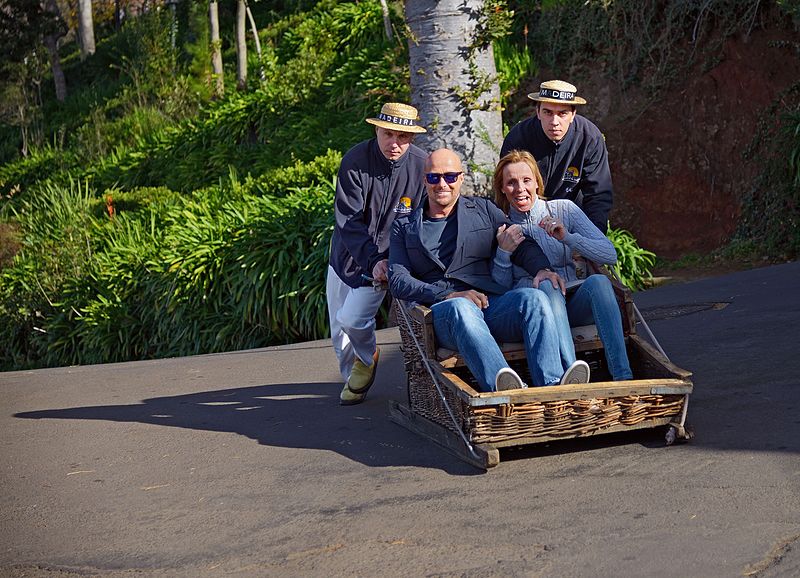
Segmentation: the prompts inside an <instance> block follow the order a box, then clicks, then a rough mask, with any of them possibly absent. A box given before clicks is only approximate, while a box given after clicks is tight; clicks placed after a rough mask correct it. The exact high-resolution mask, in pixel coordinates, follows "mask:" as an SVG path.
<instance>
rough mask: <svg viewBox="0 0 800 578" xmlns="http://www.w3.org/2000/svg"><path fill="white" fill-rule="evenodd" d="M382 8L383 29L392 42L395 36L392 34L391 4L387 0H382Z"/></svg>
mask: <svg viewBox="0 0 800 578" xmlns="http://www.w3.org/2000/svg"><path fill="white" fill-rule="evenodd" d="M381 10H382V11H383V29H384V30H385V31H386V38H388V39H389V42H391V41H392V40H393V39H394V36H392V21H391V20H390V19H389V5H388V4H387V3H386V0H381Z"/></svg>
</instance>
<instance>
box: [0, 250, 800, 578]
mask: <svg viewBox="0 0 800 578" xmlns="http://www.w3.org/2000/svg"><path fill="white" fill-rule="evenodd" d="M798 285H800V263H790V264H786V265H780V266H774V267H769V268H765V269H757V270H751V271H745V272H740V273H735V274H731V275H727V276H724V277H718V278H712V279H705V280H702V281H697V282H694V283H689V284H683V285H668V286H664V287H661V288H658V289H654V290H651V291H648V292H645V293H640V294H637V295H636V302H637V304H638V305H639V307H640V308H641V310H642V312H643V314H644V315H645V317H646V318H647V319H649V320H650V322H649V324H650V327H651V328H652V329H653V331H654V333H655V334H656V336H657V338H658V340H659V342H660V344H661V345H662V346H663V348H664V349H665V350H666V352H667V353H668V354H669V355H670V357H671V359H672V361H673V362H675V363H676V364H677V365H679V366H681V367H684V368H686V369H689V370H692V371H693V372H694V382H695V394H694V395H693V396H692V400H691V404H690V409H689V420H688V422H689V423H690V424H691V426H692V427H693V428H694V431H695V434H696V437H695V439H694V440H693V441H692V442H691V443H689V444H685V445H677V446H672V447H665V446H664V444H663V439H662V438H663V431H661V430H659V431H657V432H656V431H653V432H644V433H634V434H625V435H613V436H605V437H603V436H600V437H597V438H593V439H587V440H573V441H566V442H561V443H556V444H550V445H547V446H537V447H529V448H525V449H509V450H505V451H503V452H501V463H500V465H499V466H498V467H497V468H495V469H494V470H492V471H490V472H488V473H483V472H481V471H478V470H476V469H474V468H472V467H471V466H469V465H466V464H464V463H462V462H460V461H459V460H458V459H457V458H455V457H453V456H451V455H450V454H448V453H446V452H444V451H443V450H441V449H439V448H438V447H437V446H435V445H433V444H431V443H430V442H428V441H426V440H424V439H422V438H419V437H417V436H416V435H414V434H412V433H410V432H408V431H406V430H404V429H402V428H401V427H399V426H397V425H395V424H393V423H391V422H389V420H388V419H387V415H388V401H389V400H390V399H397V400H404V399H405V375H404V370H403V364H402V359H401V354H400V351H399V335H398V333H397V330H396V329H389V330H384V331H382V332H380V338H379V339H380V342H381V343H382V344H383V346H382V347H383V356H382V360H381V364H380V367H379V370H378V378H377V380H376V385H375V386H374V387H373V389H372V390H371V391H370V393H369V396H368V397H367V401H366V402H365V403H364V404H362V405H359V406H354V407H340V406H339V405H338V394H339V390H340V388H341V384H340V377H339V376H338V374H337V370H336V363H335V359H334V355H333V353H332V351H331V349H330V347H329V346H328V343H327V342H325V341H321V342H314V343H306V344H300V345H295V346H289V347H279V348H269V349H263V350H252V351H245V352H235V353H228V354H219V355H205V356H197V357H189V358H179V359H164V360H156V361H143V362H134V363H122V364H114V365H102V366H86V367H71V368H60V369H51V370H39V371H26V372H13V373H4V374H0V395H2V400H3V402H2V403H3V411H2V415H0V440H2V441H0V444H2V454H1V455H0V457H2V460H0V472H2V473H1V474H0V486H1V487H2V494H1V497H0V575H3V576H59V577H69V576H86V575H98V576H128V575H131V574H134V573H135V574H136V575H137V576H138V575H141V576H221V575H235V576H278V575H280V576H333V575H355V576H378V575H381V576H397V575H401V574H402V575H408V576H418V575H435V576H670V577H674V576H704V577H709V576H737V575H742V574H743V573H744V574H747V573H749V575H754V576H793V575H800V553H798V543H799V542H800V508H799V507H798V505H799V503H798V502H799V501H800V500H799V498H798V497H799V496H800V473H799V472H800V459H799V458H800V456H799V455H798V453H799V452H800V377H798V375H800V360H799V357H798V354H797V342H798V339H800V297H798V295H799V294H800V291H799V290H798Z"/></svg>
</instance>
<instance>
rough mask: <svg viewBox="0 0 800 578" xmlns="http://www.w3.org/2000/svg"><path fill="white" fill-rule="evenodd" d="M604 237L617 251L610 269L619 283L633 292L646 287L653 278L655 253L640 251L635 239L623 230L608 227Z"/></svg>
mask: <svg viewBox="0 0 800 578" xmlns="http://www.w3.org/2000/svg"><path fill="white" fill-rule="evenodd" d="M606 235H607V236H608V238H609V239H611V242H612V243H614V248H615V249H616V250H617V263H616V264H615V265H614V266H613V267H612V269H613V271H614V273H616V275H617V277H619V279H620V281H622V283H624V284H625V285H626V286H628V287H629V288H631V289H633V290H634V291H637V290H639V289H644V288H645V287H647V286H648V285H649V282H650V280H651V279H652V278H653V274H652V268H653V265H655V262H656V255H655V253H653V252H651V251H648V250H646V249H642V248H641V247H640V246H639V243H638V242H637V241H636V238H635V237H634V236H633V235H632V234H631V233H630V232H629V231H626V230H625V229H612V228H610V227H609V229H608V231H607V232H606Z"/></svg>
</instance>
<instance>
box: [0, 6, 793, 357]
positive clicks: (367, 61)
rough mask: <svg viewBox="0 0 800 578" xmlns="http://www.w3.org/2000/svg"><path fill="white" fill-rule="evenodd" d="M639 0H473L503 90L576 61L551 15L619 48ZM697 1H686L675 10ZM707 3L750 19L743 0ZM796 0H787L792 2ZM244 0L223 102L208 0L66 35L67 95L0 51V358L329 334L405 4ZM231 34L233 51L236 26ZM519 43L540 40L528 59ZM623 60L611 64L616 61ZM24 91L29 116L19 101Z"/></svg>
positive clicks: (395, 74)
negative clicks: (245, 19)
mask: <svg viewBox="0 0 800 578" xmlns="http://www.w3.org/2000/svg"><path fill="white" fill-rule="evenodd" d="M284 4H286V6H284ZM634 4H636V3H631V2H628V3H625V2H620V3H617V4H616V6H617V8H618V9H617V8H615V9H614V10H609V9H608V8H609V6H611V7H612V8H613V7H614V6H615V3H613V2H612V3H608V2H584V1H583V0H581V1H562V2H558V1H549V2H548V1H541V2H534V1H520V2H516V3H515V2H509V3H505V2H487V5H489V6H488V8H489V9H490V10H493V11H494V12H493V13H495V14H498V18H497V19H496V22H495V25H496V26H498V29H502V30H504V31H505V32H506V33H508V36H507V38H506V39H504V40H500V41H498V42H497V43H496V48H497V54H496V60H497V64H498V70H499V72H500V74H501V78H500V81H501V86H502V88H503V90H504V98H505V99H507V101H510V99H513V98H514V96H515V92H516V91H517V87H519V86H520V85H521V84H522V83H523V82H525V81H526V80H527V79H529V78H530V77H532V76H533V75H535V74H536V73H537V72H538V70H539V67H541V66H544V67H547V68H548V70H556V71H558V70H559V69H558V67H557V66H556V63H557V62H558V57H559V55H560V56H561V63H562V64H561V66H562V67H563V69H564V70H570V71H572V72H573V73H575V74H578V73H579V72H580V68H581V65H580V63H579V62H577V61H576V60H575V59H568V58H566V57H564V54H567V52H566V50H568V49H570V50H571V48H569V47H567V48H564V50H565V52H564V53H557V52H556V48H555V47H552V46H550V44H548V42H547V34H546V31H547V30H548V29H550V28H552V27H553V26H555V24H556V23H558V22H563V20H564V19H565V18H566V17H570V18H573V17H582V16H583V15H585V14H590V15H591V17H592V18H594V19H596V20H597V21H601V20H602V17H603V14H605V15H606V17H607V22H608V24H607V26H608V31H609V32H608V34H607V35H606V37H604V38H605V39H604V40H603V39H600V38H599V37H598V39H597V40H595V44H594V45H593V46H591V47H590V49H591V51H593V52H594V53H596V55H597V58H598V61H603V60H602V59H606V61H607V62H609V63H611V62H612V61H613V58H612V56H613V53H612V52H611V49H612V47H611V46H610V45H608V44H606V45H603V44H602V42H607V43H608V42H612V41H616V42H622V40H620V39H619V38H616V39H615V38H614V36H613V34H612V32H613V31H614V30H619V28H618V26H619V22H618V19H620V18H623V17H625V15H626V14H629V13H628V12H625V10H630V11H634V10H636V7H635V6H634ZM708 4H709V3H708V2H700V1H699V0H698V1H697V2H694V3H693V2H688V3H683V4H682V5H683V6H685V7H686V6H688V8H687V9H686V14H685V19H686V21H687V22H688V21H689V20H690V18H691V17H692V15H694V16H695V18H696V17H697V15H698V14H699V13H700V11H701V9H703V8H702V5H708ZM711 4H712V5H713V6H714V7H716V8H717V9H718V10H722V8H726V9H730V10H732V12H730V14H733V15H734V16H737V17H740V19H741V21H742V22H746V21H745V19H744V16H743V15H746V14H749V12H746V10H745V9H746V7H747V5H748V4H751V3H747V2H735V1H733V0H730V1H729V2H727V3H711ZM719 4H725V6H722V7H720V6H719ZM779 4H781V5H783V4H785V3H779ZM156 6H157V4H156ZM601 6H605V8H603V9H602V10H601V9H600V7H601ZM626 6H627V7H626ZM792 6H794V4H792V5H791V6H783V7H779V8H780V9H782V10H784V13H785V14H789V15H790V16H791V15H792V14H798V13H800V10H797V9H796V8H793V7H792ZM252 7H253V9H254V11H255V16H256V19H257V21H258V22H259V24H260V26H262V29H261V30H260V40H261V45H262V49H263V54H262V56H261V59H260V60H259V59H258V58H257V57H256V55H255V52H254V51H252V50H251V51H249V70H250V75H249V80H248V83H249V84H248V87H247V90H245V91H241V92H237V91H234V90H232V88H231V87H232V86H233V84H234V81H233V79H232V75H233V69H232V68H231V69H230V70H228V69H227V68H226V88H227V92H226V95H225V96H224V97H223V98H221V99H218V100H213V99H212V98H211V88H210V81H209V70H208V68H209V66H208V64H207V63H208V62H209V45H208V24H207V20H206V13H205V10H206V4H205V3H194V2H184V3H182V4H181V5H180V9H179V11H178V14H177V16H178V18H177V28H176V29H173V28H172V16H171V13H170V12H169V11H168V10H161V9H154V10H151V11H150V12H149V13H146V14H143V15H141V16H138V17H136V18H130V19H129V20H127V21H126V22H125V24H124V26H123V28H122V29H121V30H120V31H119V32H114V31H113V30H111V28H110V27H109V26H106V27H105V28H104V27H102V26H99V31H100V32H101V34H100V35H99V36H98V37H99V38H100V41H99V42H98V47H97V52H96V54H94V55H93V56H92V57H90V58H88V59H87V60H85V61H81V60H80V59H79V56H78V52H77V49H76V47H75V44H74V43H73V44H70V43H67V44H65V45H64V46H63V48H62V52H63V54H62V57H63V66H64V69H65V73H66V76H67V81H68V88H69V96H68V97H67V100H66V101H65V102H63V103H59V102H57V101H56V100H55V95H54V94H53V92H52V89H51V88H50V84H48V82H49V79H48V75H47V72H46V70H47V68H46V66H45V65H44V62H43V58H42V56H41V55H42V51H39V52H38V53H37V54H39V56H38V57H37V58H38V60H37V58H33V57H31V58H29V59H27V60H26V61H25V62H19V63H16V64H13V65H11V64H8V65H7V66H6V67H5V72H6V73H7V76H8V81H7V82H5V83H4V84H3V85H2V90H3V103H4V107H3V112H4V124H2V125H0V163H2V164H0V195H2V199H1V200H0V369H20V368H27V367H41V366H56V365H66V364H85V363H96V362H112V361H123V360H129V359H142V358H151V357H164V356H177V355H187V354H195V353H206V352H214V351H226V350H233V349H244V348H251V347H259V346H265V345H271V344H277V343H286V342H290V341H298V340H307V339H316V338H321V337H324V336H325V335H326V333H327V321H326V310H325V300H324V274H325V264H326V262H327V255H328V242H329V239H330V233H331V231H332V226H333V215H332V209H331V207H332V199H333V190H334V183H335V174H336V170H337V168H338V163H339V161H340V159H341V155H342V153H343V152H344V151H346V150H347V149H348V148H350V146H352V145H353V144H355V143H356V142H358V141H360V140H362V139H364V138H367V137H369V136H370V134H371V130H370V127H369V125H367V124H366V123H364V122H363V119H364V118H365V117H366V116H368V115H371V114H374V112H375V111H376V110H377V108H378V107H379V106H380V104H381V103H382V102H385V101H387V100H394V99H396V100H406V101H407V100H408V98H409V95H408V85H407V79H408V64H407V50H406V43H407V39H406V38H404V37H403V34H402V33H403V30H404V25H403V22H402V17H401V8H400V7H399V6H398V5H394V4H393V6H392V7H393V9H394V13H393V24H394V30H395V34H396V36H395V38H394V40H393V41H388V40H387V39H386V37H385V34H384V27H383V21H382V14H381V8H380V4H379V2H377V0H375V1H372V0H362V1H360V2H336V1H333V0H323V1H320V2H300V3H281V2H266V1H265V2H258V3H253V5H252ZM511 8H515V9H516V18H515V17H514V16H513V12H512V11H511ZM772 8H775V6H773V7H772ZM604 10H605V12H604ZM692 10H693V11H692ZM792 10H795V12H792ZM630 13H633V12H630ZM654 14H655V13H654ZM232 16H233V15H232V14H230V13H224V12H223V13H222V14H221V17H222V18H223V23H222V26H221V28H222V29H223V30H231V29H232V21H231V19H232ZM662 16H663V17H665V16H664V15H663V13H662ZM524 24H528V26H530V29H529V34H528V35H527V36H525V35H523V34H522V26H523V25H524ZM684 24H685V23H684ZM649 25H653V26H657V23H655V24H653V23H651V24H649ZM707 25H708V26H713V21H712V22H711V23H709V24H707ZM503 27H505V28H503ZM526 29H527V28H526ZM173 30H174V32H173ZM734 32H735V30H733V31H731V32H726V33H734ZM173 34H175V37H176V40H177V41H176V48H175V49H173V48H172V39H173V36H172V35H173ZM583 34H587V35H588V32H586V31H584V32H583ZM628 40H630V41H631V42H633V41H635V40H636V39H635V38H634V37H633V36H631V37H630V38H629V39H628ZM628 40H625V41H628ZM527 43H531V45H529V46H528V45H527ZM535 43H538V44H536V45H535V46H534V44H535ZM537 46H539V47H541V49H537ZM545 46H548V50H550V52H552V54H551V56H552V59H550V60H548V58H549V57H548V56H547V54H549V53H548V51H547V50H545V48H544V47H545ZM223 49H224V54H223V56H224V61H225V63H226V67H228V66H230V67H232V66H233V62H234V47H233V45H232V40H231V39H230V38H225V39H223ZM582 50H587V49H586V48H585V47H582ZM531 54H541V55H542V57H541V58H540V61H538V62H537V61H535V60H534V59H532V58H531V56H530V55H531ZM640 58H641V61H640V62H639V64H638V67H639V69H640V70H642V71H644V70H647V62H648V59H650V60H651V59H652V58H651V57H650V56H648V53H647V52H646V51H644V52H641V54H640ZM617 60H619V59H617ZM622 72H623V71H622V70H621V69H620V70H617V69H615V68H613V67H611V65H610V64H609V74H612V75H613V74H617V73H620V74H621V73H622ZM228 74H230V75H231V77H227V75H228ZM637 74H641V72H640V73H636V71H634V70H628V71H627V73H626V76H625V78H624V81H625V82H626V83H637V82H639V83H640V82H641V78H637ZM644 76H645V77H646V78H650V76H649V75H648V74H645V75H644ZM664 83H665V84H668V83H669V78H665V79H664ZM658 89H660V87H657V86H654V87H653V88H652V90H653V91H657V90H658ZM791 102H792V103H795V104H792V105H791V106H795V108H794V109H791V107H789V108H790V110H788V112H787V111H786V110H780V111H778V113H777V114H780V115H783V116H784V117H786V118H787V119H788V121H789V122H784V123H782V124H780V125H779V126H778V128H777V129H776V130H777V134H778V135H780V136H779V137H778V138H779V139H783V140H778V141H776V142H779V143H781V145H780V146H782V147H788V150H789V159H790V162H789V163H788V166H787V165H786V164H785V163H783V164H782V165H781V166H782V167H783V168H782V169H781V170H782V171H783V172H776V171H771V172H769V176H768V177H764V178H771V179H773V180H774V183H772V184H771V185H770V186H771V187H772V188H773V189H775V190H779V191H783V192H782V193H781V194H778V195H776V196H774V197H769V198H768V199H758V200H755V199H754V200H753V202H752V206H753V210H754V211H756V212H758V213H759V214H762V215H763V214H764V212H766V213H767V214H768V215H773V214H775V215H778V214H780V215H783V216H782V217H781V218H783V221H782V225H781V227H782V229H781V230H782V231H784V237H783V238H780V239H772V240H770V242H771V243H772V245H773V250H775V251H778V252H786V251H787V250H791V251H794V252H795V253H794V254H796V252H797V249H798V247H800V243H798V240H797V227H796V225H797V218H796V215H795V217H794V220H791V218H789V220H787V217H786V211H785V209H786V207H787V206H788V207H789V208H792V207H794V208H795V209H796V207H797V202H798V199H797V190H798V188H799V187H798V185H800V147H798V146H797V142H798V140H799V139H798V134H800V132H799V131H800V116H798V112H797V108H796V102H797V100H796V99H795V100H793V101H791ZM22 109H24V110H25V115H18V114H16V113H15V112H14V111H19V110H22ZM792 115H794V116H792ZM513 120H515V117H514V116H513V115H512V114H511V113H509V114H508V122H512V121H513ZM766 130H768V129H767V128H765V131H766ZM792 131H794V132H792ZM765 134H766V133H765ZM770 134H771V133H770ZM23 135H24V140H25V142H26V143H28V146H27V151H25V152H26V154H25V155H22V154H21V142H22V141H23V138H22V137H23ZM792 147H794V148H792ZM775 150H776V151H777V150H779V149H775ZM781 150H784V151H785V150H787V149H786V148H783V149H781ZM765 174H766V173H765ZM781 187H783V189H781ZM781 195H783V196H781ZM791 203H794V204H793V205H791ZM787 204H789V205H787ZM765 205H766V206H765ZM748 215H749V213H747V212H745V217H744V218H743V220H742V223H743V224H742V231H743V233H742V236H741V239H742V241H741V242H743V243H752V242H754V241H753V239H754V238H757V237H756V236H755V235H753V234H751V233H748V228H747V227H749V226H750V223H751V220H749V219H750V217H749V216H748ZM789 215H790V217H791V213H789ZM612 225H613V223H612ZM612 238H613V239H614V240H615V243H616V244H617V246H618V247H619V249H620V251H621V252H622V253H623V257H624V258H623V259H622V260H621V262H622V263H623V264H624V268H623V269H620V273H621V274H623V275H624V276H625V277H626V278H627V279H628V280H629V282H630V283H631V284H632V285H639V284H641V283H643V282H644V280H645V279H646V278H647V276H648V275H649V266H651V265H652V263H653V255H652V253H649V252H647V251H644V250H643V249H641V248H639V247H638V245H636V243H635V241H634V240H633V239H632V237H631V236H630V235H629V234H627V233H626V232H625V231H614V232H613V235H612ZM787 248H788V249H787Z"/></svg>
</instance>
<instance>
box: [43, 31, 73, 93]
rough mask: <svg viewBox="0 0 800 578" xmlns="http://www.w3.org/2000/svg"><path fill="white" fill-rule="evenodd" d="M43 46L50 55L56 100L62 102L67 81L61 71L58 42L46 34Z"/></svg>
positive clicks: (52, 36)
mask: <svg viewBox="0 0 800 578" xmlns="http://www.w3.org/2000/svg"><path fill="white" fill-rule="evenodd" d="M44 45H45V48H47V53H48V54H49V55H50V68H51V69H52V71H53V83H55V85H56V99H58V101H59V102H64V99H66V98H67V81H66V79H65V78H64V71H63V70H62V69H61V57H60V56H59V55H58V41H57V40H56V37H55V35H53V34H48V35H47V36H45V37H44Z"/></svg>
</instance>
